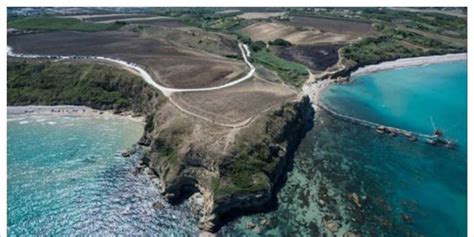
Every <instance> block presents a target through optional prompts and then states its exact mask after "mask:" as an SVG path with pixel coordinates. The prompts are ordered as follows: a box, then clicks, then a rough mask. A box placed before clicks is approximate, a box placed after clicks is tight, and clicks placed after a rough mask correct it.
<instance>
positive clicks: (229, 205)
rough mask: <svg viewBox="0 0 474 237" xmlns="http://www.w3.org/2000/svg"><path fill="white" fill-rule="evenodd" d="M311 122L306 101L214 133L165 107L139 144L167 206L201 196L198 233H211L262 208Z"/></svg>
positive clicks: (284, 106) (268, 200)
mask: <svg viewBox="0 0 474 237" xmlns="http://www.w3.org/2000/svg"><path fill="white" fill-rule="evenodd" d="M312 119H313V109H312V107H311V104H310V102H309V99H308V98H307V97H304V98H303V99H301V101H298V102H288V103H286V104H284V105H282V106H281V107H279V108H277V109H274V110H272V111H269V112H267V113H266V114H265V115H262V116H260V117H259V118H258V119H256V121H254V122H253V123H251V124H250V125H249V126H247V127H244V128H240V129H235V128H234V129H232V128H222V127H219V128H216V127H215V126H211V125H209V124H205V123H204V122H203V121H198V120H193V119H192V118H189V116H185V115H182V114H179V113H176V112H173V110H172V109H171V108H170V107H169V106H164V107H163V108H162V109H160V110H159V111H158V112H157V113H155V114H154V116H153V122H151V123H152V124H153V125H150V126H147V129H146V131H145V135H144V138H143V139H142V141H148V143H149V144H150V149H149V151H148V152H147V154H146V157H145V161H146V162H145V163H147V164H148V166H149V167H150V169H152V170H153V171H154V172H155V173H156V174H157V175H158V177H159V180H160V184H159V186H160V190H161V192H162V193H163V195H164V196H165V197H166V198H167V199H168V201H170V202H172V203H174V202H179V201H181V200H183V199H185V198H187V197H188V196H189V195H190V194H192V193H194V192H200V193H201V194H202V195H203V197H204V205H203V209H202V210H201V211H202V214H203V216H202V217H201V220H200V228H201V229H202V230H205V231H211V232H215V231H217V230H218V229H219V228H220V226H221V224H223V222H222V219H223V217H226V219H227V217H228V216H235V215H238V213H241V212H246V211H247V210H249V209H254V210H258V209H261V208H263V207H264V206H265V205H266V204H268V203H269V202H270V201H271V200H272V197H273V194H274V192H275V186H276V184H277V183H278V181H279V179H280V178H281V177H282V174H284V172H285V171H286V167H287V166H288V162H289V161H291V158H292V155H293V153H294V151H295V149H296V147H297V146H298V144H299V143H300V141H301V139H302V138H303V137H304V135H305V133H306V131H307V130H308V129H309V128H310V126H311V124H312ZM206 123H207V122H206ZM236 213H237V214H236Z"/></svg>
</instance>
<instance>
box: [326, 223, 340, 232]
mask: <svg viewBox="0 0 474 237" xmlns="http://www.w3.org/2000/svg"><path fill="white" fill-rule="evenodd" d="M324 228H326V229H327V230H329V231H331V232H332V233H335V232H337V231H338V230H339V225H338V224H337V223H336V222H334V221H327V222H326V223H324Z"/></svg>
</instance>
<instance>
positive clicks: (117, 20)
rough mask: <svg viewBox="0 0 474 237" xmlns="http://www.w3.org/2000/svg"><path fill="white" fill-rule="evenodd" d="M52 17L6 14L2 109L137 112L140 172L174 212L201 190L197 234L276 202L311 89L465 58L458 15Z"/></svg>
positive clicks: (187, 12) (232, 12) (298, 11)
mask: <svg viewBox="0 0 474 237" xmlns="http://www.w3.org/2000/svg"><path fill="white" fill-rule="evenodd" d="M86 10H87V11H86ZM49 11H50V10H48V9H46V10H42V11H39V12H34V14H33V16H24V15H22V14H21V13H18V12H17V11H13V10H12V11H11V14H10V15H9V19H8V28H9V29H8V46H9V47H11V53H12V54H11V56H12V57H9V59H8V105H35V104H37V105H59V104H68V105H87V106H90V107H92V108H95V109H113V110H114V111H116V112H117V113H121V112H124V111H131V112H133V113H134V114H136V115H144V116H146V118H147V119H146V125H145V131H144V135H143V137H142V139H141V140H140V141H139V142H138V143H139V144H140V145H142V146H143V147H144V149H145V151H146V152H145V157H144V158H143V162H142V165H141V166H140V167H138V170H139V171H144V173H146V174H148V175H150V176H151V178H152V179H153V180H157V182H156V183H157V185H158V187H159V188H160V190H161V192H162V194H163V195H164V196H165V197H166V198H167V200H168V201H170V202H171V203H180V202H181V201H182V200H184V199H186V198H188V197H189V196H191V195H193V194H195V193H200V195H202V197H203V202H202V203H201V204H200V210H201V211H200V218H201V219H200V228H201V230H202V231H206V232H216V231H218V230H219V228H220V227H221V226H222V225H223V224H225V222H226V221H229V220H232V219H233V218H235V217H238V216H239V215H241V214H244V213H249V212H256V211H262V210H266V209H268V208H269V206H271V205H270V204H272V202H274V201H275V200H274V198H275V192H276V191H277V187H278V186H279V185H280V184H281V182H282V181H284V178H285V175H286V172H287V169H288V167H289V166H290V165H291V162H292V156H293V153H294V152H295V150H296V148H297V147H298V144H299V142H300V140H301V139H302V138H303V137H304V136H305V133H306V131H308V129H310V128H311V124H312V119H313V114H314V109H313V106H312V103H311V101H310V98H311V99H312V100H315V99H316V98H317V96H315V95H317V94H318V93H319V91H320V90H319V89H317V90H316V91H313V90H307V89H304V88H308V87H307V86H308V85H309V84H311V83H314V82H320V81H321V80H323V79H326V78H331V79H336V78H338V77H340V76H343V77H344V76H348V75H349V74H350V73H351V72H352V71H354V70H356V69H357V68H359V67H361V66H364V65H368V64H374V63H379V62H382V61H386V60H393V59H397V58H402V57H414V56H423V55H433V54H446V53H457V52H465V51H466V38H467V35H466V23H465V18H463V16H458V15H455V16H453V15H452V14H444V13H439V12H423V13H420V12H410V11H404V10H397V9H385V8H380V9H373V8H368V9H322V10H317V11H316V9H314V8H289V9H286V8H278V9H271V10H269V9H242V8H235V9H218V8H200V9H196V8H158V9H148V10H142V11H141V12H135V11H133V12H131V13H130V12H120V11H124V10H123V9H122V10H120V11H118V10H109V12H107V10H103V9H101V11H100V12H99V11H98V12H95V13H94V12H93V10H90V9H85V10H84V12H80V11H79V12H76V13H75V14H70V13H69V12H68V11H65V12H61V11H59V12H58V11H54V13H51V12H49ZM91 11H92V12H91ZM104 11H106V12H104ZM35 14H36V15H35ZM420 15H422V16H420ZM402 18H403V19H405V20H404V21H401V20H400V19H402ZM26 56H28V57H29V58H25V57H26ZM63 56H68V57H67V58H64V57H63ZM104 58H107V60H104ZM114 60H115V61H114ZM118 62H123V63H118ZM137 68H138V69H143V72H140V71H138V70H137ZM145 74H146V75H148V76H150V77H151V80H152V81H153V83H146V82H145V81H144V80H143V78H144V75H145ZM155 85H158V86H155ZM163 88H165V89H163ZM166 88H167V89H166ZM318 88H319V86H318ZM308 96H309V97H308ZM313 102H316V101H313Z"/></svg>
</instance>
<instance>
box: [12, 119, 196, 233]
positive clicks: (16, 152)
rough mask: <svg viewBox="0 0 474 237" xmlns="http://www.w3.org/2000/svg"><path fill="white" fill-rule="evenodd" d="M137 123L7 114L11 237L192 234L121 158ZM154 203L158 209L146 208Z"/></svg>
mask: <svg viewBox="0 0 474 237" xmlns="http://www.w3.org/2000/svg"><path fill="white" fill-rule="evenodd" d="M142 132H143V125H141V124H140V123H137V122H132V121H128V120H125V119H105V118H87V117H51V116H50V117H48V116H46V117H31V116H28V117H26V116H10V117H8V139H7V150H8V194H7V198H8V199H7V202H8V235H9V236H72V235H74V236H77V235H79V236H84V235H86V236H90V235H92V236H110V235H123V236H130V235H140V236H146V235H153V236H156V235H159V236H183V235H192V234H195V233H196V221H195V220H194V218H192V216H191V213H189V212H188V211H185V210H187V208H186V207H185V204H183V206H178V207H173V206H170V205H168V204H166V203H165V201H164V200H162V199H161V198H160V194H159V192H158V190H157V188H155V187H154V186H153V184H151V183H150V182H149V181H148V180H147V178H146V177H145V176H144V175H138V176H134V175H133V174H132V173H133V170H134V166H135V164H136V162H138V160H137V158H138V154H137V155H135V156H132V157H131V158H124V157H122V156H121V155H120V153H119V152H118V151H120V150H122V149H126V148H130V147H131V146H132V144H134V143H136V142H137V141H138V139H139V138H140V136H141V135H142ZM155 202H160V203H162V204H163V205H164V206H165V207H164V208H162V209H154V208H152V204H153V203H155Z"/></svg>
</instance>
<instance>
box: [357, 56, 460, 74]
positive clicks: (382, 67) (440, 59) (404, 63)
mask: <svg viewBox="0 0 474 237" xmlns="http://www.w3.org/2000/svg"><path fill="white" fill-rule="evenodd" d="M461 60H467V53H458V54H445V55H434V56H422V57H413V58H400V59H397V60H393V61H384V62H381V63H378V64H372V65H367V66H363V67H360V68H358V69H357V70H355V71H354V72H352V73H351V74H350V76H349V77H354V76H361V75H366V74H369V73H374V72H379V71H386V70H392V69H398V68H407V67H415V66H423V65H429V64H437V63H446V62H454V61H461Z"/></svg>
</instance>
